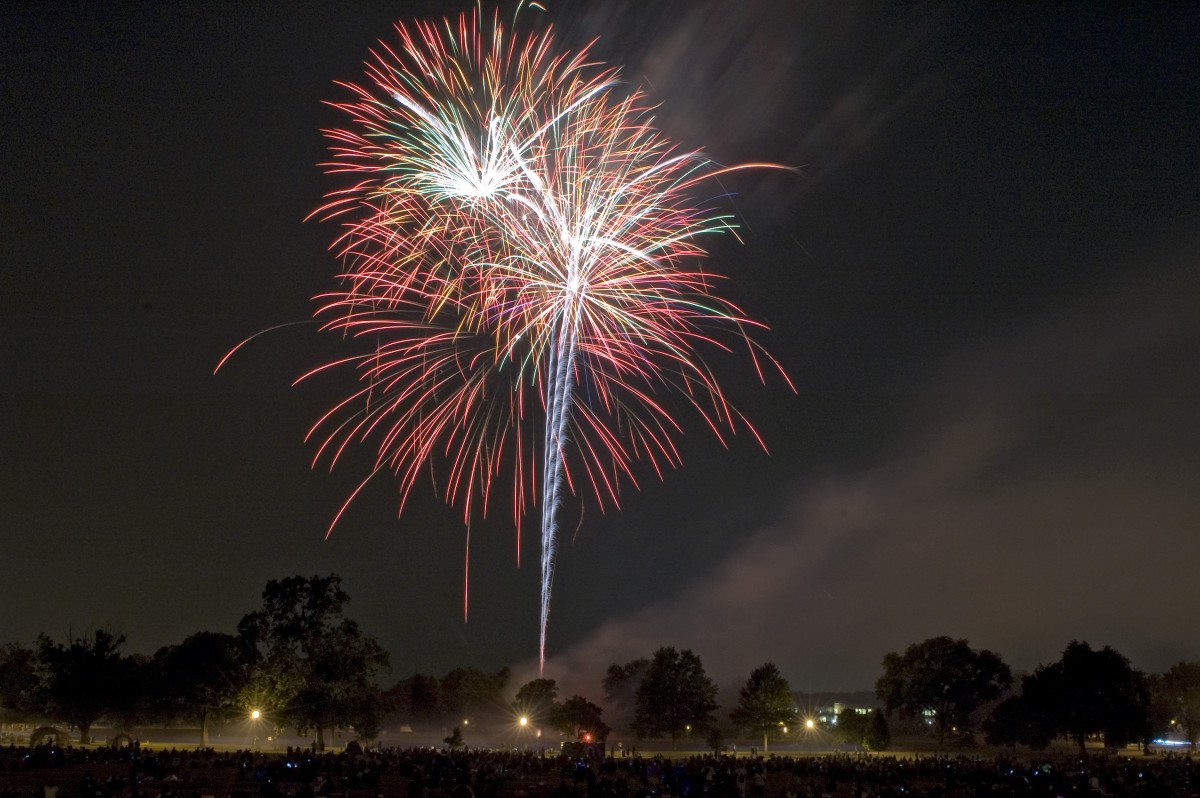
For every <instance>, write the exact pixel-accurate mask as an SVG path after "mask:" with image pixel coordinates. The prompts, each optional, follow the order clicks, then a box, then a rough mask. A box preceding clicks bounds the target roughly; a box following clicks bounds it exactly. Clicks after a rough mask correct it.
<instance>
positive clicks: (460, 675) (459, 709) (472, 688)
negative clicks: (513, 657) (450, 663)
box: [440, 668, 509, 723]
mask: <svg viewBox="0 0 1200 798" xmlns="http://www.w3.org/2000/svg"><path fill="white" fill-rule="evenodd" d="M508 676H509V670H508V668H503V669H501V670H500V671H498V672H496V673H494V674H493V673H484V672H483V671H481V670H479V669H478V668H455V669H454V670H452V671H450V672H449V673H447V674H446V675H445V676H444V677H442V682H441V689H440V697H441V700H440V711H441V713H442V714H443V715H444V716H445V717H449V718H452V719H458V720H462V719H466V718H471V719H472V723H475V722H476V721H477V720H483V719H486V718H488V717H489V716H494V715H496V714H498V713H499V712H500V710H501V708H502V707H503V705H504V701H503V699H502V697H501V696H502V695H503V691H504V686H505V684H506V683H507V682H508Z"/></svg>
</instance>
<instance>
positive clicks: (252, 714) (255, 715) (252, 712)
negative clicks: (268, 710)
mask: <svg viewBox="0 0 1200 798" xmlns="http://www.w3.org/2000/svg"><path fill="white" fill-rule="evenodd" d="M261 717H262V712H259V711H258V710H257V709H252V710H250V720H258V719H259V718H261Z"/></svg>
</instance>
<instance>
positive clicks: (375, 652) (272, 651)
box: [238, 574, 388, 749]
mask: <svg viewBox="0 0 1200 798" xmlns="http://www.w3.org/2000/svg"><path fill="white" fill-rule="evenodd" d="M341 581H342V580H341V578H340V577H338V576H336V575H334V574H330V575H329V576H327V577H321V576H312V577H309V578H305V577H302V576H294V577H290V578H288V579H283V580H278V581H277V580H271V581H269V582H267V586H266V588H264V590H263V594H262V598H263V606H262V609H260V610H258V611H256V612H253V613H250V614H249V615H246V616H245V617H244V618H242V621H241V623H239V624H238V632H239V634H241V636H242V637H243V638H244V639H245V640H246V641H248V642H249V643H250V644H251V645H252V646H253V647H254V649H255V651H257V652H258V654H259V657H260V660H259V667H260V669H262V670H265V671H266V672H267V673H268V674H269V675H270V679H271V680H272V681H273V683H274V684H275V685H276V686H277V687H278V689H279V691H280V693H281V694H282V695H285V696H287V701H286V704H285V705H284V706H283V707H280V708H272V713H273V715H274V716H275V717H281V716H282V717H283V718H286V719H287V720H290V721H291V722H292V723H294V724H295V725H296V727H297V729H299V730H300V731H301V732H302V733H303V732H306V731H308V730H315V731H316V735H317V737H316V744H317V747H318V749H324V747H325V730H326V729H332V728H336V727H338V726H348V725H354V726H359V725H372V724H374V725H378V716H377V715H376V716H375V717H371V716H370V715H367V716H364V715H363V713H364V712H370V711H371V708H372V707H376V706H378V705H379V703H380V702H381V701H382V698H383V696H382V693H381V691H380V690H379V688H378V687H377V686H376V685H375V683H374V681H373V679H374V676H375V674H376V673H377V672H378V671H379V670H381V669H384V668H386V667H387V666H388V655H387V652H386V651H384V650H383V648H382V647H381V646H380V645H379V643H378V642H377V641H376V640H375V638H374V637H372V636H370V635H368V634H365V633H364V632H362V630H361V629H359V627H358V624H357V623H355V622H354V621H352V620H351V619H349V618H347V617H345V615H344V608H345V606H346V604H347V603H348V602H349V600H350V597H349V596H348V595H347V594H346V593H345V591H343V590H342V588H341Z"/></svg>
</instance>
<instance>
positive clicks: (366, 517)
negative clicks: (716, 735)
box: [0, 0, 1200, 693]
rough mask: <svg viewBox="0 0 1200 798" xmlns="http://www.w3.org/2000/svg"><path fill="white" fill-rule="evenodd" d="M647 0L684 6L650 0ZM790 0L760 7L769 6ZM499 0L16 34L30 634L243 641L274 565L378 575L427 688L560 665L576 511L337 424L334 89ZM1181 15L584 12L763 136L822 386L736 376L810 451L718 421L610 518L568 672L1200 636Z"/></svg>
mask: <svg viewBox="0 0 1200 798" xmlns="http://www.w3.org/2000/svg"><path fill="white" fill-rule="evenodd" d="M644 5H648V6H649V7H650V10H647V9H645V8H643V6H644ZM743 6H746V7H748V8H751V9H754V10H746V9H744V8H742V7H743ZM462 7H466V8H470V7H471V4H470V3H463V4H458V5H456V4H452V3H448V2H443V3H413V2H409V3H393V4H390V5H388V4H375V3H363V4H351V3H328V4H319V3H308V2H303V3H288V4H278V3H271V4H255V3H238V4H208V3H195V4H190V3H189V4H176V3H155V4H150V5H146V6H140V5H132V4H111V5H110V4H70V5H68V4H36V3H34V4H20V5H17V6H13V5H11V4H10V6H9V7H7V8H6V9H5V10H4V11H3V12H0V15H2V17H3V19H2V20H0V30H2V31H3V32H2V33H0V98H2V103H0V107H2V108H3V120H4V123H5V124H4V135H3V136H0V156H2V159H0V162H2V163H3V179H2V180H0V302H3V313H2V314H0V325H2V326H0V335H2V338H0V341H2V346H0V375H2V382H0V469H2V470H0V497H2V505H0V507H2V510H3V512H2V513H0V519H2V520H0V524H2V527H0V529H2V532H0V585H2V586H3V587H2V591H3V592H2V595H3V603H2V606H3V611H2V612H0V642H3V641H16V642H19V643H23V644H29V643H31V642H32V641H33V638H34V637H35V636H36V635H37V634H38V633H41V632H46V633H48V634H50V635H51V636H53V637H57V638H62V637H64V636H65V635H67V634H68V633H71V632H74V633H80V632H83V631H86V630H90V629H93V628H96V627H97V626H109V627H110V628H113V629H116V630H119V631H123V632H124V633H126V634H127V635H128V638H129V650H132V651H140V652H144V653H152V652H153V650H154V649H156V648H157V647H158V646H161V645H166V644H169V643H174V642H178V641H180V640H181V639H182V638H183V637H185V636H186V635H188V634H191V633H193V632H196V631H200V630H203V629H209V630H216V631H232V630H233V628H234V626H235V625H236V623H237V621H238V620H239V618H240V617H241V616H242V615H243V614H244V613H246V612H249V611H251V610H253V609H255V608H256V607H257V605H258V599H259V594H260V592H261V590H262V588H263V585H264V584H265V583H266V581H267V580H268V579H272V578H282V577H286V576H290V575H294V574H305V575H310V574H316V573H321V574H325V573H329V572H335V573H337V574H339V575H341V576H342V577H343V580H344V587H345V589H346V590H347V591H348V592H349V594H350V595H351V597H352V603H351V605H350V612H351V615H352V616H353V617H355V618H356V619H358V620H359V621H360V623H361V624H362V625H363V626H364V627H365V628H366V629H367V630H368V631H370V632H373V633H374V634H376V635H377V636H378V637H379V639H380V640H381V642H382V643H383V644H384V646H385V647H386V648H388V649H389V651H390V652H391V653H392V658H393V664H394V668H393V676H394V677H395V678H402V677H404V676H407V675H409V674H411V673H413V672H414V671H417V670H421V671H424V672H434V673H445V672H446V671H448V670H449V669H451V668H453V667H456V666H459V665H476V666H479V667H483V668H487V669H495V668H499V667H501V666H503V665H515V666H528V665H529V663H530V660H531V658H532V657H534V656H535V654H536V651H537V606H538V597H537V592H538V587H537V586H538V573H537V569H536V563H537V559H536V554H537V552H536V545H537V544H536V540H535V537H536V536H535V534H534V532H533V528H532V526H529V527H527V528H526V530H525V534H524V535H523V537H522V543H521V552H520V553H521V562H520V567H518V564H517V546H516V535H515V533H514V529H513V526H512V522H511V520H510V519H511V515H510V513H509V512H508V511H507V509H505V508H499V509H498V510H497V511H495V512H494V513H493V514H492V517H490V518H489V519H488V521H487V522H485V523H480V524H478V525H476V526H475V527H474V528H473V529H472V533H471V592H470V596H471V611H470V618H469V620H468V622H466V623H464V622H463V618H462V589H463V553H464V543H465V542H464V529H463V527H462V524H461V522H460V521H459V520H458V519H459V516H458V514H457V513H456V512H455V511H452V510H449V509H447V508H445V507H443V506H442V505H441V504H440V503H439V502H438V500H437V499H436V497H435V496H434V491H433V489H432V487H431V486H428V485H424V484H422V486H421V488H420V489H419V490H418V491H417V494H416V495H415V496H414V498H413V500H412V504H411V506H410V507H409V508H408V509H407V510H406V512H405V514H404V515H403V516H402V517H400V518H397V516H396V510H397V497H396V491H395V488H394V486H393V485H391V484H390V483H388V482H387V481H386V480H376V481H375V482H373V483H371V484H370V486H369V487H368V489H367V490H366V491H365V492H364V494H363V495H362V496H361V497H360V498H359V499H358V500H357V501H356V502H355V504H354V505H352V508H351V510H350V511H349V513H348V514H347V516H346V517H345V518H344V519H343V520H342V522H341V523H340V525H339V526H338V527H337V529H336V530H335V531H334V533H333V536H332V537H331V538H330V539H329V540H325V539H324V534H325V530H326V528H327V527H328V524H329V522H330V520H331V519H332V518H333V516H334V514H335V513H336V512H337V510H338V508H339V507H340V506H341V503H342V501H343V500H344V499H345V497H346V496H347V495H349V492H350V491H351V490H352V489H353V488H354V486H355V485H357V484H358V481H359V480H361V478H362V477H363V476H364V474H365V470H364V469H366V468H367V467H368V464H369V458H368V457H367V456H366V454H365V453H362V454H360V455H358V456H352V457H351V458H350V459H349V460H348V461H347V462H346V463H345V464H344V465H343V466H341V467H339V469H338V470H336V471H335V472H334V473H332V474H330V473H327V471H325V470H317V471H313V470H311V469H310V461H311V458H312V455H313V454H314V450H313V448H312V446H310V445H306V444H305V443H304V440H303V439H304V434H305V432H306V430H307V428H308V426H309V425H310V424H311V423H312V422H313V421H315V420H316V418H317V416H318V415H319V413H320V412H321V411H322V410H324V409H325V408H327V407H329V406H330V405H331V404H332V403H333V402H335V401H337V399H339V398H340V397H341V396H342V395H344V394H345V393H346V392H347V391H348V390H350V389H351V388H352V383H351V382H350V375H349V374H344V375H341V377H340V378H339V377H338V376H334V377H331V378H328V379H324V380H320V381H314V382H311V383H305V384H303V385H301V386H299V387H296V388H292V387H290V383H291V382H292V380H293V379H294V378H295V377H297V376H299V375H300V374H301V373H303V372H305V371H307V370H308V369H310V368H312V367H313V366H316V365H318V364H320V363H322V362H325V361H327V360H330V359H332V358H335V357H337V356H338V355H339V354H340V353H342V352H343V350H342V349H341V347H342V345H343V344H342V342H341V341H340V340H339V339H337V338H336V337H333V336H322V335H320V334H319V333H318V332H317V331H316V329H315V327H314V326H313V325H311V324H298V325H294V326H289V327H285V328H283V329H281V330H279V331H276V332H272V333H270V334H268V335H264V336H262V337H260V338H258V339H256V340H255V341H254V342H253V343H252V344H250V345H249V346H247V347H246V348H245V349H243V350H242V351H240V352H239V353H238V355H237V356H236V357H235V358H234V359H233V360H232V362H231V363H230V364H229V365H228V366H227V367H226V368H225V369H224V370H222V371H221V373H219V374H218V375H216V376H214V375H213V368H214V366H215V364H216V363H217V361H218V360H219V359H220V358H221V357H222V356H223V355H224V354H225V353H226V352H227V351H229V350H230V349H231V348H232V347H233V346H234V345H236V344H237V343H238V342H239V341H241V340H242V339H244V338H246V337H247V336H249V335H252V334H253V333H255V332H257V331H259V330H262V329H264V328H268V327H272V326H274V325H281V324H287V323H290V322H302V321H304V320H305V319H307V318H309V316H310V313H311V310H312V304H311V302H310V299H311V297H313V296H314V295H316V294H318V293H320V292H322V291H324V290H327V289H329V288H331V287H333V282H332V279H333V275H334V273H335V271H336V269H337V263H336V261H335V259H334V258H333V256H332V255H330V254H329V252H328V251H327V247H328V245H329V243H330V242H331V240H332V237H333V235H334V234H335V229H334V228H333V226H332V225H328V224H320V223H316V222H308V223H305V222H304V221H303V220H304V217H305V216H306V215H307V214H308V213H309V212H310V211H312V210H313V209H314V208H316V207H317V206H318V205H319V204H320V203H321V197H322V194H323V193H324V192H325V191H326V190H328V189H329V188H331V187H332V184H331V183H330V182H329V181H328V180H327V179H326V178H325V177H324V176H323V175H322V174H321V172H320V170H319V169H318V168H317V166H316V164H317V163H318V162H319V161H320V160H321V159H322V158H323V154H324V144H323V141H322V139H321V136H320V133H319V129H320V128H321V127H322V126H328V125H332V124H338V123H339V122H340V120H339V119H338V117H337V115H336V114H335V113H334V112H333V111H331V110H330V109H328V108H326V107H325V106H323V105H322V101H324V100H330V99H340V98H341V97H342V96H343V95H342V94H341V93H340V92H339V90H338V89H337V87H335V86H334V85H333V81H335V80H358V79H359V77H360V75H361V64H362V61H363V59H364V58H365V57H366V55H367V50H368V48H369V47H371V46H372V45H373V44H374V42H375V41H376V40H377V39H379V38H387V37H389V36H390V31H391V24H392V23H393V22H394V21H396V19H397V18H409V17H411V16H413V15H416V14H419V13H423V12H427V11H430V10H432V11H435V12H444V11H447V10H450V11H456V10H457V9H459V8H462ZM1172 7H1173V4H1147V7H1143V8H1140V9H1139V10H1136V11H1135V10H1117V4H1084V3H1070V4H1051V3H1022V4H993V3H982V2H981V3H954V4H946V3H928V4H925V3H896V4H883V3H876V2H836V3H834V2H825V3H815V2H814V3H809V2H799V0H796V1H789V0H779V1H777V2H755V3H728V2H716V1H713V2H707V1H706V0H695V1H694V2H692V1H689V2H682V0H681V2H663V3H654V4H644V3H641V2H609V3H605V2H595V3H593V2H588V3H586V4H583V3H568V2H557V3H553V4H552V8H551V10H550V12H548V13H547V14H546V15H541V14H539V12H537V11H535V10H534V11H527V12H526V14H525V19H526V21H527V22H530V23H536V24H539V25H540V24H543V23H542V22H541V20H542V19H545V18H550V17H552V18H553V19H554V21H555V24H556V26H557V29H558V30H559V32H560V36H561V41H562V44H563V46H564V48H576V47H578V46H579V45H580V44H581V43H584V42H586V41H589V40H590V39H592V38H594V37H599V41H598V42H597V44H596V45H595V53H596V55H597V56H598V57H600V58H602V59H603V60H605V61H608V62H611V63H614V64H620V65H621V66H622V68H623V76H624V77H625V79H626V80H627V81H628V82H629V83H630V84H632V85H642V86H644V87H645V88H646V90H647V91H648V92H649V94H650V95H651V97H652V98H653V99H654V100H655V101H656V102H658V103H660V108H659V110H658V111H657V114H656V121H657V124H658V125H659V126H660V127H661V128H662V130H663V131H664V132H665V134H666V135H667V136H669V137H670V138H671V139H673V140H675V141H677V142H680V143H681V144H682V145H684V146H686V147H702V148H704V149H705V151H706V152H707V153H708V154H709V155H710V156H711V157H712V158H714V159H715V160H717V161H719V162H723V163H737V162H742V161H748V160H752V161H772V162H778V163H785V164H789V165H795V166H798V167H800V170H799V174H798V175H795V176H791V175H788V176H780V175H779V174H774V175H772V174H766V173H748V174H743V175H741V176H739V177H738V178H737V179H736V181H733V182H730V183H729V184H728V185H727V187H728V188H730V189H731V190H733V191H736V193H737V196H736V198H735V199H734V200H733V203H734V207H735V209H736V211H737V213H738V214H739V215H740V218H741V220H742V223H743V238H744V243H742V244H738V243H737V242H735V241H733V240H731V239H730V240H718V241H713V242H710V243H711V249H712V257H711V259H710V261H709V265H710V266H711V268H713V269H714V270H716V271H719V272H721V273H723V274H726V275H728V276H729V277H730V278H731V279H730V280H729V281H728V284H727V286H726V290H727V294H728V295H729V296H731V297H732V298H734V299H735V300H736V301H737V302H738V303H739V304H741V305H742V306H743V307H744V308H746V309H747V310H748V311H749V312H750V314H751V315H753V316H755V317H757V318H760V319H763V320H765V321H767V322H768V323H769V325H770V327H771V331H770V332H769V333H767V334H765V335H763V336H762V338H761V339H762V342H763V343H764V344H766V345H767V346H768V348H769V349H770V350H771V351H772V352H773V353H774V354H776V356H777V357H778V358H779V359H780V361H781V362H782V363H783V365H784V366H785V368H786V369H787V371H788V372H789V374H790V375H791V377H792V378H793V380H794V381H795V382H796V385H797V388H798V393H797V394H795V395H793V394H791V393H790V392H788V391H787V390H786V389H785V388H784V387H783V386H782V385H780V384H779V383H778V381H775V382H771V383H769V384H768V385H766V386H765V387H764V386H760V385H758V384H757V383H756V382H755V381H754V380H753V378H752V376H751V374H750V371H749V369H748V368H746V364H745V363H741V362H738V360H737V359H736V358H730V359H729V362H717V363H714V364H713V365H714V368H716V369H717V371H718V373H719V374H721V375H722V377H723V378H724V379H726V380H727V381H728V384H729V385H730V391H731V394H732V395H733V397H734V399H735V401H736V402H737V403H738V405H739V406H740V407H741V408H743V409H744V410H745V412H746V413H747V415H748V416H749V417H750V418H751V419H753V420H754V421H755V422H756V423H757V425H758V427H759V429H760V430H761V432H762V433H763V436H764V438H765V440H766V442H767V444H768V446H769V448H770V453H769V454H765V453H763V452H762V451H761V450H760V449H758V448H757V447H756V446H755V445H754V444H753V442H752V441H751V440H750V439H749V437H748V436H740V437H739V438H737V439H735V440H733V441H732V443H731V445H730V446H729V448H728V449H727V450H726V449H723V448H721V446H720V445H719V444H718V443H717V442H716V441H715V440H713V439H712V438H711V436H709V435H706V433H705V430H704V429H703V428H702V425H701V424H700V423H699V422H698V420H697V419H694V418H686V417H685V424H686V425H687V435H686V436H685V439H684V465H683V467H682V468H681V469H680V470H678V471H675V472H672V473H669V474H668V475H667V477H666V479H665V481H664V482H658V481H657V480H656V479H655V478H654V477H653V476H652V475H651V474H645V475H643V478H642V480H641V482H642V490H641V491H640V492H637V491H632V490H631V491H627V492H625V493H624V494H623V501H622V508H621V510H620V511H619V512H610V513H608V514H607V515H600V514H599V513H596V512H594V511H593V510H591V508H590V507H588V506H586V503H585V509H584V510H583V512H582V516H580V514H579V510H578V508H575V509H574V511H573V512H574V514H573V515H572V517H571V518H570V519H569V520H568V522H567V524H566V526H567V529H566V531H565V533H564V535H563V540H562V547H561V553H560V557H559V570H558V573H557V577H556V580H555V586H554V588H555V590H554V602H553V605H552V613H551V623H550V640H549V644H548V651H547V653H548V657H549V662H548V674H547V675H550V676H554V677H556V678H559V679H560V680H562V681H563V682H567V683H569V684H570V685H576V684H578V685H579V689H582V690H584V691H585V692H589V693H595V692H597V685H598V681H599V673H600V672H601V671H602V670H603V669H604V668H605V667H606V666H607V665H608V664H609V663H611V662H614V661H619V662H624V661H626V660H628V659H632V658H634V657H638V656H645V655H649V654H650V653H651V652H652V651H653V650H654V649H655V648H657V647H658V646H660V645H675V646H682V647H688V648H692V649H693V650H695V651H696V652H697V653H698V654H699V655H700V656H701V658H702V659H703V660H704V662H705V664H706V665H707V666H708V669H709V672H710V673H711V674H712V675H713V676H714V677H716V678H717V679H718V680H719V681H721V682H723V683H725V682H732V681H735V680H741V679H744V678H745V676H746V675H747V674H748V673H749V671H750V670H752V669H753V668H754V667H756V666H758V665H759V664H762V663H763V662H764V661H768V660H770V661H774V662H776V663H777V664H778V665H779V666H780V668H781V670H782V671H783V673H784V675H785V676H787V677H788V678H789V679H790V680H791V681H792V684H793V686H794V687H796V688H797V689H805V690H829V689H842V688H863V687H869V686H871V685H872V684H873V682H874V679H875V677H876V676H877V675H878V672H879V663H880V660H881V658H882V657H883V655H884V654H885V653H886V652H888V651H892V650H897V649H901V648H903V647H904V646H906V645H908V644H909V643H912V642H915V641H918V640H921V639H924V638H926V637H930V636H934V635H941V634H948V635H952V636H956V637H966V638H967V639H968V640H970V642H971V643H972V644H973V645H975V646H977V647H986V648H990V649H993V650H995V651H997V652H999V653H1000V654H1001V655H1002V656H1003V657H1004V658H1005V659H1006V660H1007V661H1008V662H1009V663H1010V664H1011V665H1012V666H1013V667H1014V668H1017V669H1026V668H1032V667H1034V666H1036V665H1037V664H1039V663H1042V662H1048V661H1050V660H1053V659H1056V658H1057V656H1058V654H1059V652H1060V651H1061V650H1062V648H1063V647H1064V646H1065V645H1066V643H1067V642H1068V641H1069V640H1071V639H1083V640H1087V641H1088V642H1090V643H1091V644H1093V645H1094V646H1100V645H1112V646H1115V647H1116V648H1118V649H1119V650H1120V651H1122V652H1123V653H1125V654H1126V655H1127V656H1129V657H1130V658H1131V660H1132V661H1133V663H1134V665H1135V666H1137V667H1139V668H1142V669H1145V670H1150V671H1158V670H1163V669H1165V668H1167V667H1169V666H1170V665H1171V664H1173V663H1174V662H1176V661H1178V660H1180V659H1200V643H1197V641H1196V638H1195V634H1194V629H1195V628H1196V627H1197V625H1198V624H1200V580H1198V579H1197V578H1196V568H1197V563H1200V433H1198V422H1197V417H1198V411H1200V312H1198V311H1200V134H1198V132H1197V130H1198V123H1200V60H1198V59H1197V58H1196V45H1195V42H1196V41H1198V40H1200V39H1198V36H1200V12H1196V11H1192V12H1191V13H1190V14H1182V13H1180V12H1176V11H1172V10H1169V9H1170V8H1172Z"/></svg>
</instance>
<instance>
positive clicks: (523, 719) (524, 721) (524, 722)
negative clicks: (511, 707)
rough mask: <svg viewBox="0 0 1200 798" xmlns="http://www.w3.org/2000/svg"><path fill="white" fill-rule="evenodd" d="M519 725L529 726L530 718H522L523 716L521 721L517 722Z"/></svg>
mask: <svg viewBox="0 0 1200 798" xmlns="http://www.w3.org/2000/svg"><path fill="white" fill-rule="evenodd" d="M517 723H520V724H521V725H522V726H528V725H529V718H527V717H525V716H524V715H522V716H521V719H520V720H518V721H517Z"/></svg>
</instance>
